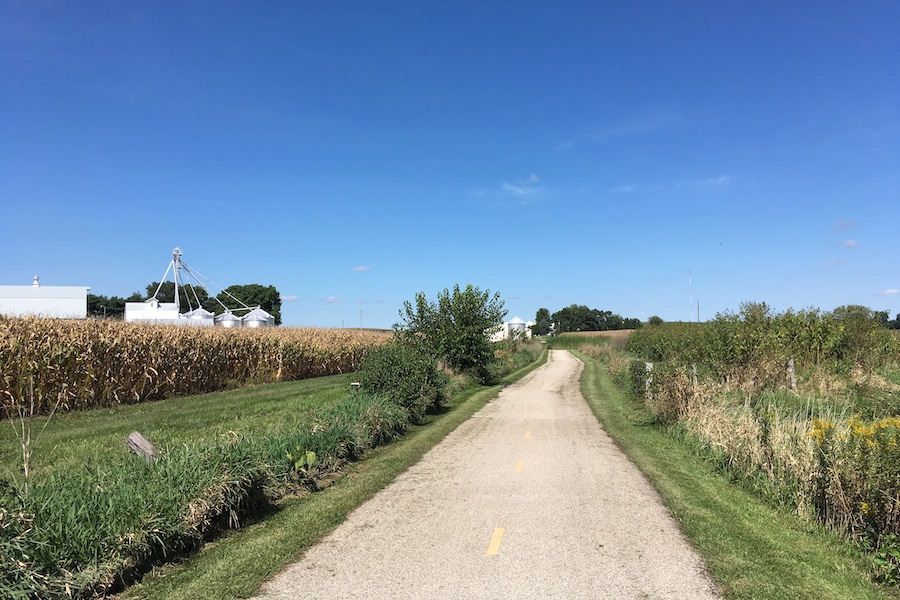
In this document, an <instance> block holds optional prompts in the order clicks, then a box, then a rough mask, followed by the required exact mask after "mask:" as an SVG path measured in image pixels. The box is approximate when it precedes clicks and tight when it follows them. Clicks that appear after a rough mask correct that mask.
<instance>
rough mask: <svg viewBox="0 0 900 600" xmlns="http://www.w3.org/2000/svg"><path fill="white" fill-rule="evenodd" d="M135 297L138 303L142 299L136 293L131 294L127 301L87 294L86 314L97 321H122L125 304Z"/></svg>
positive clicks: (115, 297) (114, 297)
mask: <svg viewBox="0 0 900 600" xmlns="http://www.w3.org/2000/svg"><path fill="white" fill-rule="evenodd" d="M135 296H137V301H138V302H140V301H141V300H142V299H143V298H142V297H141V295H140V294H138V293H137V292H135V293H134V294H132V296H131V297H130V298H128V299H127V300H126V299H124V298H119V297H118V296H112V297H110V298H108V297H106V296H101V295H96V294H88V295H87V314H88V316H90V317H94V318H98V319H122V318H124V315H125V302H132V301H133V299H134V297H135Z"/></svg>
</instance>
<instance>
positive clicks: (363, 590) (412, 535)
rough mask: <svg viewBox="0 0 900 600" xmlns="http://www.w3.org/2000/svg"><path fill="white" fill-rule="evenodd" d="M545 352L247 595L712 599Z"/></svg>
mask: <svg viewBox="0 0 900 600" xmlns="http://www.w3.org/2000/svg"><path fill="white" fill-rule="evenodd" d="M582 367H583V365H582V363H581V362H579V361H578V360H577V359H576V358H575V357H574V356H572V355H571V354H570V353H568V352H565V351H560V350H553V351H551V354H550V358H549V360H548V362H547V364H545V365H544V366H542V367H541V368H539V369H537V370H535V371H533V372H532V373H530V374H529V375H528V376H526V377H525V378H523V379H522V380H520V381H519V382H518V383H516V384H514V385H512V386H510V387H508V388H506V389H504V390H503V391H502V392H501V393H500V395H499V396H498V398H497V399H495V400H494V401H492V402H491V403H490V404H488V405H487V406H486V407H485V408H483V409H482V410H481V411H479V412H478V413H477V414H475V415H474V416H473V417H472V418H471V419H469V420H468V421H466V422H465V423H463V424H462V425H460V426H459V427H458V428H457V429H456V430H455V431H454V432H453V433H451V434H450V435H449V436H447V438H445V439H444V441H443V442H441V443H440V444H439V445H438V446H436V447H435V448H433V449H432V450H431V451H430V452H429V453H428V454H426V455H425V457H423V459H422V460H421V461H420V462H419V463H418V464H416V465H415V466H413V467H412V468H411V469H409V470H408V471H407V472H405V473H404V474H403V475H401V476H400V477H398V478H397V479H396V480H395V481H394V482H393V483H391V484H390V485H389V486H388V487H386V488H385V489H384V490H382V491H381V492H379V493H378V494H377V495H376V496H375V497H374V498H372V499H371V500H370V501H369V502H367V503H365V504H364V505H362V506H361V507H360V508H358V509H357V510H356V511H354V512H353V513H352V514H351V515H350V516H349V517H348V519H347V520H346V521H345V522H344V523H343V524H342V525H341V526H340V527H338V528H337V529H336V530H334V531H333V532H332V533H331V534H330V535H328V536H327V537H326V538H324V539H323V540H322V541H321V542H320V543H318V544H316V545H315V546H313V547H312V548H310V549H309V550H308V551H307V552H306V553H305V554H304V555H303V556H302V557H301V558H300V560H299V561H298V562H296V563H294V564H293V565H291V566H290V567H288V568H287V569H286V570H285V571H283V572H282V573H280V574H279V575H277V576H276V577H274V578H273V579H272V580H271V581H269V582H268V583H267V584H266V585H265V586H264V587H263V588H262V590H261V591H260V594H259V595H258V596H256V597H257V598H260V599H263V598H264V599H269V600H273V599H287V598H367V599H379V598H392V599H400V598H488V597H490V598H547V597H559V598H572V599H576V598H592V599H596V598H697V599H702V598H718V597H719V596H718V593H717V592H716V589H715V586H714V585H713V583H712V582H711V580H710V579H709V577H708V575H707V574H706V572H705V570H704V568H703V564H702V561H701V559H700V558H699V557H698V556H697V554H696V553H695V552H694V551H693V549H692V548H691V547H690V545H689V544H688V543H687V541H686V540H685V539H684V537H683V536H682V534H681V532H680V531H679V529H678V526H677V524H676V523H675V521H674V520H673V519H672V517H671V516H670V515H669V514H668V512H667V511H666V509H665V507H664V506H663V505H662V503H661V501H660V499H659V497H658V496H657V494H656V492H655V491H654V490H653V489H652V487H651V486H650V484H649V483H648V482H647V481H646V479H644V477H643V476H642V475H641V474H640V472H639V471H638V470H637V469H636V468H635V467H634V465H632V464H631V463H630V462H629V461H628V460H627V459H626V458H625V456H624V455H623V454H622V453H621V452H620V451H619V449H618V448H617V447H616V446H615V444H614V443H613V442H612V440H610V438H609V437H608V436H607V435H606V433H605V432H604V431H603V429H602V428H601V427H600V425H599V423H598V422H597V420H596V418H595V417H594V416H593V414H592V413H591V411H590V408H589V407H588V405H587V403H586V402H585V400H584V398H583V397H582V395H581V391H580V388H579V377H580V374H581V370H582Z"/></svg>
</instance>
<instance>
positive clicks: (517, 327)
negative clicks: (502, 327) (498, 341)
mask: <svg viewBox="0 0 900 600" xmlns="http://www.w3.org/2000/svg"><path fill="white" fill-rule="evenodd" d="M507 327H509V335H510V336H513V335H516V334H517V333H518V334H524V333H525V321H523V320H522V319H520V318H519V317H513V319H512V320H511V321H510V322H509V323H507Z"/></svg>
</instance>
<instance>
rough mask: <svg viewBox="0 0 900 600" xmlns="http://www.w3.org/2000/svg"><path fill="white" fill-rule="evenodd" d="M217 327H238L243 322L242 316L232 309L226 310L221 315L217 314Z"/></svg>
mask: <svg viewBox="0 0 900 600" xmlns="http://www.w3.org/2000/svg"><path fill="white" fill-rule="evenodd" d="M215 322H216V327H229V328H238V327H240V326H241V325H242V324H243V323H242V321H241V318H240V317H239V316H237V315H236V314H234V313H233V312H231V311H230V310H226V311H225V312H223V313H222V314H221V315H217V316H216V318H215Z"/></svg>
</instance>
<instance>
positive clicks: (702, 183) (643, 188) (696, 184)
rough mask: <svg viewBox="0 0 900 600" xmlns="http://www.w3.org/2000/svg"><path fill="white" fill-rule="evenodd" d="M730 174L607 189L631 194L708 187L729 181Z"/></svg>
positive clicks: (612, 192)
mask: <svg viewBox="0 0 900 600" xmlns="http://www.w3.org/2000/svg"><path fill="white" fill-rule="evenodd" d="M731 179H732V178H731V176H730V175H719V176H718V177H707V178H705V179H686V180H684V181H679V182H677V183H659V184H653V185H642V184H636V183H626V184H623V185H618V186H616V187H614V188H611V189H610V190H609V193H610V194H631V193H634V192H662V191H665V190H676V189H682V188H694V189H700V188H709V187H715V186H720V185H725V184H728V183H730V182H731Z"/></svg>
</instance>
